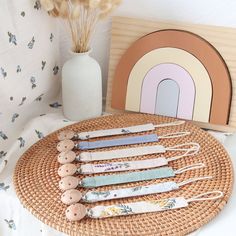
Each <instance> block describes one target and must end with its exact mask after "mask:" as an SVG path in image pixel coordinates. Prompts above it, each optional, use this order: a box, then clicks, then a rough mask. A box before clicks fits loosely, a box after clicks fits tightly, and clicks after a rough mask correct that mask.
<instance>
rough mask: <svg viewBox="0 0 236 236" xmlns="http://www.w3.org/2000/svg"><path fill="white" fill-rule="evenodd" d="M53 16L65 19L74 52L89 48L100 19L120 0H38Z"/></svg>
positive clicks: (84, 50) (85, 50)
mask: <svg viewBox="0 0 236 236" xmlns="http://www.w3.org/2000/svg"><path fill="white" fill-rule="evenodd" d="M40 1H41V4H42V6H43V7H44V8H45V10H47V11H48V12H49V14H51V15H52V16H55V17H62V18H65V19H67V21H68V25H69V28H70V31H71V38H72V43H73V50H74V52H78V53H83V52H87V51H88V50H89V49H90V46H89V45H90V40H91V37H92V34H93V33H94V30H95V26H96V24H97V22H98V21H99V20H100V19H103V18H105V17H107V16H108V15H109V14H110V12H111V11H112V10H114V9H115V8H116V7H117V6H118V5H119V4H120V2H121V0H40Z"/></svg>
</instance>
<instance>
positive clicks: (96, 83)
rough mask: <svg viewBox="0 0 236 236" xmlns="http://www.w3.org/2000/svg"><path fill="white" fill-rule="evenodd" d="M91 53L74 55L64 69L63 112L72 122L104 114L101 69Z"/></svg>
mask: <svg viewBox="0 0 236 236" xmlns="http://www.w3.org/2000/svg"><path fill="white" fill-rule="evenodd" d="M89 53H90V51H89V52H86V53H72V58H71V59H70V60H68V61H67V62H66V63H65V64H64V66H63V68H62V101H63V112H64V115H65V117H66V118H68V119H69V120H72V121H81V120H85V119H89V118H94V117H98V116H100V115H101V114H102V75H101V68H100V66H99V64H98V62H97V61H96V60H94V59H93V58H92V57H90V56H89Z"/></svg>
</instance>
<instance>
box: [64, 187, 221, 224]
mask: <svg viewBox="0 0 236 236" xmlns="http://www.w3.org/2000/svg"><path fill="white" fill-rule="evenodd" d="M223 196H224V194H223V192H221V191H212V192H207V193H203V194H199V195H197V196H194V197H192V198H189V199H186V198H184V197H174V198H167V199H160V200H152V201H140V202H132V203H127V204H116V205H110V206H102V205H100V206H95V207H93V208H90V209H87V208H86V207H85V206H84V205H82V204H80V203H76V204H73V205H70V206H69V207H68V208H67V209H66V217H67V219H68V220H70V221H79V220H81V219H83V218H84V217H86V216H87V217H90V218H95V219H96V218H100V219H101V218H107V217H115V216H125V215H134V214H143V213H149V212H160V211H166V210H174V209H178V208H184V207H187V206H188V205H189V203H191V202H194V201H209V200H217V199H220V198H222V197H223Z"/></svg>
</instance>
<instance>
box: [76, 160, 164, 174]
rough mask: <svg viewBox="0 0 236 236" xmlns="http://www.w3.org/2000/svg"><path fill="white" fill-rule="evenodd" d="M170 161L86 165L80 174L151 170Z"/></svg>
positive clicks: (81, 167)
mask: <svg viewBox="0 0 236 236" xmlns="http://www.w3.org/2000/svg"><path fill="white" fill-rule="evenodd" d="M167 164H168V161H167V160H166V158H165V157H160V158H155V159H149V160H141V161H126V162H113V163H112V162H111V163H104V164H85V165H81V166H80V168H79V170H78V172H79V173H80V174H96V173H106V172H117V171H128V170H141V169H150V168H155V167H160V166H165V165H167Z"/></svg>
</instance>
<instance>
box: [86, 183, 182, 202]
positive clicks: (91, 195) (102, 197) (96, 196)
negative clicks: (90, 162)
mask: <svg viewBox="0 0 236 236" xmlns="http://www.w3.org/2000/svg"><path fill="white" fill-rule="evenodd" d="M178 188H179V187H178V185H177V184H176V183H175V182H173V181H170V182H165V183H159V184H152V185H146V186H137V187H133V188H123V189H114V190H110V191H102V192H96V191H89V192H87V193H86V194H85V195H84V196H83V197H82V200H83V201H84V202H99V201H106V200H111V199H119V198H128V197H137V196H144V195H150V194H156V193H164V192H169V191H173V190H176V189H178Z"/></svg>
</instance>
